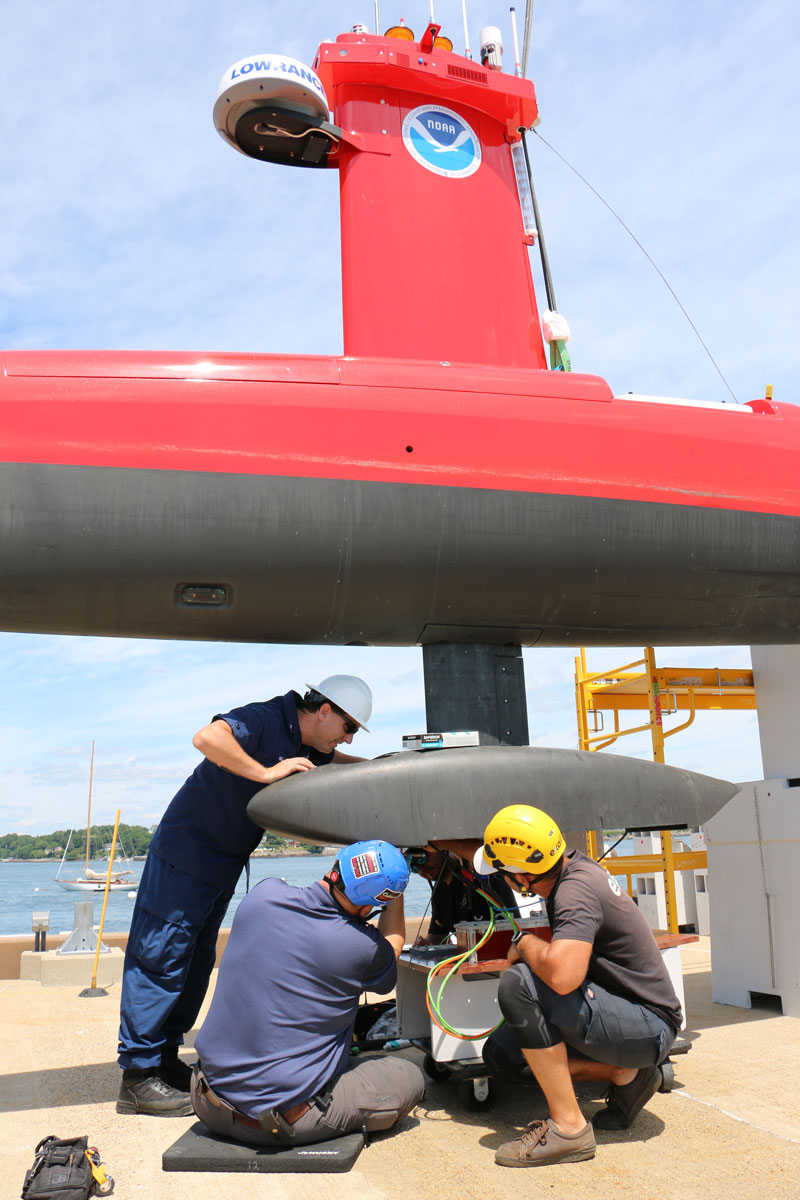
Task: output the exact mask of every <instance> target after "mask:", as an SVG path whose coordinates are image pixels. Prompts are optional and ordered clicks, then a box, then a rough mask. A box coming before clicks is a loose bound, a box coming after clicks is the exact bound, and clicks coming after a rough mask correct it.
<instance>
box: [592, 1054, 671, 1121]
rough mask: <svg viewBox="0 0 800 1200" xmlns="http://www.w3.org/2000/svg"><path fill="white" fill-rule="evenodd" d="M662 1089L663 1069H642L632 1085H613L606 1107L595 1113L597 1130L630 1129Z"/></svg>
mask: <svg viewBox="0 0 800 1200" xmlns="http://www.w3.org/2000/svg"><path fill="white" fill-rule="evenodd" d="M660 1087H661V1068H660V1067H642V1069H641V1071H637V1072H636V1074H635V1075H634V1077H633V1079H632V1080H631V1081H630V1083H626V1084H623V1085H622V1086H620V1085H619V1084H614V1083H612V1084H611V1087H610V1088H609V1089H608V1091H607V1093H606V1107H605V1108H601V1109H600V1111H599V1112H598V1113H595V1116H594V1120H593V1122H592V1124H593V1125H594V1127H595V1129H628V1128H630V1126H631V1125H632V1124H633V1119H634V1117H635V1116H636V1114H637V1113H640V1112H641V1111H642V1109H643V1108H644V1106H645V1104H647V1101H648V1100H650V1099H651V1097H652V1096H654V1095H655V1094H656V1092H657V1091H658V1089H659V1088H660Z"/></svg>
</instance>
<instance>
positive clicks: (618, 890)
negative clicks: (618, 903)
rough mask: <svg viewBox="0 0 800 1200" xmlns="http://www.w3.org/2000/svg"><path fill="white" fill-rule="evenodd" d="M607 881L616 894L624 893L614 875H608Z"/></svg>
mask: <svg viewBox="0 0 800 1200" xmlns="http://www.w3.org/2000/svg"><path fill="white" fill-rule="evenodd" d="M607 882H608V886H609V887H610V888H611V890H612V892H613V893H614V895H615V896H621V895H622V888H621V887H620V886H619V884H618V883H617V881H616V879H615V878H614V876H613V875H609V876H608V880H607Z"/></svg>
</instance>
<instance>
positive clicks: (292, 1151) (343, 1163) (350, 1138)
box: [161, 1121, 364, 1173]
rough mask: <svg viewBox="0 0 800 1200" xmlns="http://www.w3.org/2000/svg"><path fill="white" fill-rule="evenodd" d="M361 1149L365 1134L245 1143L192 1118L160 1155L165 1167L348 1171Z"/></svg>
mask: <svg viewBox="0 0 800 1200" xmlns="http://www.w3.org/2000/svg"><path fill="white" fill-rule="evenodd" d="M363 1149H364V1135H363V1134H361V1133H347V1134H345V1135H344V1137H339V1138H331V1139H330V1140H329V1141H327V1142H312V1143H311V1144H309V1145H308V1146H276V1147H274V1148H273V1147H272V1146H245V1145H244V1144H243V1143H242V1142H232V1141H229V1140H228V1138H222V1137H219V1136H218V1135H217V1134H215V1133H211V1131H210V1130H209V1129H207V1128H206V1126H205V1125H204V1124H203V1122H202V1121H195V1123H194V1125H193V1126H192V1127H191V1129H187V1131H186V1133H184V1134H183V1135H182V1136H181V1137H179V1138H178V1140H177V1142H175V1143H174V1144H173V1145H172V1146H170V1147H169V1149H168V1150H165V1151H164V1153H163V1155H162V1158H161V1167H162V1170H164V1171H250V1172H253V1171H255V1172H267V1171H275V1172H287V1173H288V1172H301V1171H303V1172H306V1171H330V1172H336V1171H349V1170H350V1168H351V1167H352V1165H353V1163H354V1162H355V1161H356V1159H357V1158H358V1156H359V1154H360V1153H361V1151H362V1150H363Z"/></svg>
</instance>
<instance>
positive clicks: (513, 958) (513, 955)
mask: <svg viewBox="0 0 800 1200" xmlns="http://www.w3.org/2000/svg"><path fill="white" fill-rule="evenodd" d="M506 958H507V959H508V961H509V962H510V963H516V962H522V955H521V954H520V952H519V947H518V946H509V947H508V954H507V955H506Z"/></svg>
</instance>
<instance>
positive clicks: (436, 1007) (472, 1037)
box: [425, 887, 519, 1042]
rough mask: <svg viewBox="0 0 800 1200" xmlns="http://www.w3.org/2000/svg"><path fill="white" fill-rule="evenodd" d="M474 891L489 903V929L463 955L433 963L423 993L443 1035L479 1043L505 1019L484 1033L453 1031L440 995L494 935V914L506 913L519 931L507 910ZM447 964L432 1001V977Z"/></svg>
mask: <svg viewBox="0 0 800 1200" xmlns="http://www.w3.org/2000/svg"><path fill="white" fill-rule="evenodd" d="M475 891H476V892H477V893H478V895H479V896H483V898H484V900H486V901H488V903H489V927H488V929H487V930H486V932H485V933H484V935H483V937H482V938H481V939H480V941H479V942H477V943H476V944H475V945H474V946H472V947H470V948H469V949H467V950H465V951H464V953H463V954H457V955H454V956H453V957H452V958H445V959H444V960H443V961H442V962H440V963H435V964H434V965H433V966H432V967H431V969H430V971H429V972H428V977H427V980H426V982H425V991H426V994H427V997H428V1003H429V1004H430V1007H431V1011H432V1012H433V1013H434V1015H435V1018H436V1021H437V1023H438V1024H439V1026H440V1028H442V1029H444V1031H445V1033H449V1034H451V1035H452V1036H453V1037H457V1038H459V1039H460V1040H461V1041H464V1042H479V1041H481V1040H482V1039H483V1038H486V1037H489V1035H490V1034H492V1033H494V1032H495V1031H496V1030H498V1029H499V1028H500V1026H501V1025H502V1024H503V1022H504V1021H505V1017H501V1018H500V1020H499V1021H498V1022H497V1024H496V1025H495V1026H494V1027H493V1028H492V1029H488V1030H486V1032H485V1033H463V1032H462V1031H461V1030H459V1029H455V1028H454V1027H453V1026H452V1025H450V1024H449V1023H448V1021H447V1020H446V1019H445V1018H444V1017H443V1016H442V1012H441V1003H442V995H443V994H444V989H445V987H446V986H447V984H448V982H449V981H450V979H451V978H452V977H453V975H454V974H455V972H456V971H457V970H458V968H459V967H460V966H461V964H462V963H463V962H466V960H467V959H468V958H470V957H471V956H472V955H473V954H474V953H475V952H476V951H477V950H480V948H481V946H483V945H484V944H485V943H486V942H487V941H488V939H489V938H490V937H491V936H492V934H493V933H494V926H495V912H502V913H506V915H507V916H508V918H509V920H510V921H511V923H512V925H513V926H514V928H515V929H516V930H519V926H518V925H517V922H516V920H515V919H514V917H513V916H512V914H511V912H510V911H509V910H508V909H506V908H503V907H502V906H501V905H499V904H498V903H497V902H496V900H495V899H494V898H493V897H492V896H490V895H489V894H488V892H484V891H483V890H482V888H479V887H476V888H475ZM448 963H452V964H453V965H452V967H451V968H450V970H449V971H448V972H447V974H446V975H445V977H444V979H443V980H442V983H441V986H440V987H439V991H438V993H437V995H436V998H435V999H434V997H433V992H432V982H433V977H434V975H435V973H436V972H437V971H440V970H441V969H442V967H445V966H447V964H448Z"/></svg>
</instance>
